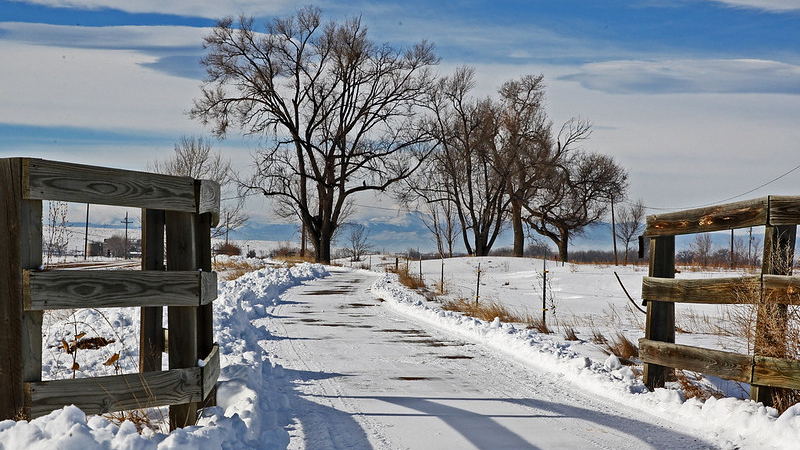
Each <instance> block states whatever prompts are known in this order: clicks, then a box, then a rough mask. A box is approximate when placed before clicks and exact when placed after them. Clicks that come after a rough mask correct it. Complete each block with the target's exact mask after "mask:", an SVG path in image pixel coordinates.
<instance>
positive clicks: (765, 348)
mask: <svg viewBox="0 0 800 450" xmlns="http://www.w3.org/2000/svg"><path fill="white" fill-rule="evenodd" d="M796 235H797V226H796V225H780V226H770V225H767V226H766V227H765V229H764V258H763V261H762V262H761V274H762V275H791V273H792V264H793V262H794V242H795V238H796ZM760 300H761V301H760V302H758V303H757V305H758V306H757V307H758V314H757V317H756V337H755V344H754V349H753V353H754V354H755V355H756V356H770V357H775V358H785V357H786V323H787V320H788V318H787V305H785V304H774V303H770V302H769V301H765V300H766V299H765V298H764V292H763V289H762V292H761V299H760ZM773 389H777V388H771V387H767V386H758V385H755V384H753V385H751V386H750V398H751V399H752V400H755V401H757V402H761V403H763V404H764V405H766V406H772V405H773V399H772V394H773Z"/></svg>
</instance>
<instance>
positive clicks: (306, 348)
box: [253, 269, 715, 450]
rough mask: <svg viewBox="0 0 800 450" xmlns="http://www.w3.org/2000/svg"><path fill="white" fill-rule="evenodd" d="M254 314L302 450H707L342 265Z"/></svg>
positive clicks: (372, 276) (296, 445)
mask: <svg viewBox="0 0 800 450" xmlns="http://www.w3.org/2000/svg"><path fill="white" fill-rule="evenodd" d="M330 274H331V276H330V277H327V278H324V279H318V280H314V281H312V282H310V283H308V284H306V285H303V286H298V287H295V288H293V289H291V290H289V291H287V292H286V293H285V294H284V295H283V296H282V301H281V302H280V303H278V304H277V305H276V306H274V307H272V309H271V310H270V311H269V313H270V314H269V315H267V317H264V318H257V319H255V320H253V325H255V326H256V327H264V328H265V329H266V330H267V331H269V333H270V335H271V336H270V338H269V339H266V340H262V341H261V342H260V345H261V347H263V348H264V350H266V351H267V352H268V354H269V358H270V360H272V361H273V362H275V363H279V364H280V365H281V366H283V369H284V371H285V375H286V376H285V377H283V380H285V382H284V386H282V387H280V388H282V389H283V390H284V391H285V393H286V394H287V397H288V401H289V405H288V410H289V411H291V414H292V416H293V423H292V424H291V425H290V430H289V434H290V439H291V440H290V443H289V448H290V449H313V450H316V449H372V448H374V449H392V450H395V449H403V448H409V449H428V450H429V449H472V448H478V449H592V448H603V449H646V448H653V449H706V448H715V447H713V446H712V445H710V444H708V443H707V442H704V441H702V440H700V439H699V438H698V437H696V436H693V435H689V434H685V433H684V432H681V431H676V429H675V428H674V425H673V424H671V423H669V422H665V421H664V420H663V419H658V418H655V417H653V416H651V415H649V414H647V413H646V412H643V411H641V410H635V409H631V408H630V407H626V406H622V405H619V404H616V403H614V402H612V401H609V400H608V399H601V398H596V397H594V396H592V395H591V394H588V393H586V392H584V391H582V390H581V389H580V388H578V387H576V386H575V385H573V384H571V383H570V382H569V381H565V380H563V379H562V378H560V377H559V376H558V375H554V374H550V373H538V372H537V371H535V370H534V369H533V368H531V367H528V366H525V365H523V364H520V363H519V362H517V361H513V360H510V359H508V358H507V357H504V356H502V355H499V354H498V352H497V351H495V350H492V349H490V348H487V347H484V346H483V345H481V344H476V343H472V342H466V341H464V340H463V338H457V337H455V336H453V335H449V334H447V333H446V332H444V331H442V330H438V329H436V328H434V327H433V326H431V325H427V324H426V325H423V324H421V323H415V322H414V321H413V320H412V319H410V318H408V317H404V316H401V315H399V314H398V313H397V312H395V311H393V310H391V309H390V308H387V307H385V306H383V305H382V304H381V303H382V300H381V299H379V298H377V297H376V296H375V295H374V294H373V293H372V292H370V290H369V288H370V286H371V284H372V283H373V282H374V281H375V280H376V279H377V277H379V275H378V274H370V273H368V272H365V271H357V272H353V271H345V270H341V271H336V269H330Z"/></svg>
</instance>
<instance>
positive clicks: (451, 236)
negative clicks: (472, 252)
mask: <svg viewBox="0 0 800 450" xmlns="http://www.w3.org/2000/svg"><path fill="white" fill-rule="evenodd" d="M424 208H425V212H427V217H426V218H423V219H422V221H423V223H424V224H425V227H427V228H428V230H430V232H431V233H432V234H433V236H434V240H435V241H436V249H437V251H438V252H439V256H440V257H442V258H452V257H453V246H454V245H455V243H456V239H458V236H459V234H461V227H460V225H459V223H458V218H457V217H456V211H455V205H454V204H453V202H449V201H441V202H426V203H425V204H424Z"/></svg>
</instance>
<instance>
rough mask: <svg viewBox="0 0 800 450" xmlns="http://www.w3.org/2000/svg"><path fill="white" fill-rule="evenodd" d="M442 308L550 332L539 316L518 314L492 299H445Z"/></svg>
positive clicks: (487, 319)
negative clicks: (476, 300)
mask: <svg viewBox="0 0 800 450" xmlns="http://www.w3.org/2000/svg"><path fill="white" fill-rule="evenodd" d="M442 309H445V310H448V311H456V312H460V313H462V314H464V315H467V316H470V317H475V318H477V319H481V320H486V321H492V320H494V319H495V318H496V317H498V318H500V321H501V322H506V323H522V324H525V325H526V326H527V327H528V328H529V329H535V330H536V331H538V332H540V333H547V334H549V333H550V329H548V328H547V324H546V323H545V322H544V321H542V318H541V317H533V316H532V315H531V314H528V313H525V314H519V313H517V312H515V311H513V310H510V309H508V307H506V306H505V305H503V304H501V303H498V302H496V301H494V300H481V301H480V302H475V300H474V299H468V298H459V299H455V300H446V301H445V302H444V303H443V304H442Z"/></svg>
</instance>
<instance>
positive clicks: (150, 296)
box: [24, 270, 217, 311]
mask: <svg viewBox="0 0 800 450" xmlns="http://www.w3.org/2000/svg"><path fill="white" fill-rule="evenodd" d="M24 279H25V292H24V301H25V307H26V309H28V310H32V311H44V310H53V309H71V308H110V307H141V306H199V305H201V304H207V303H210V302H211V301H213V300H214V299H215V298H216V297H217V291H216V289H211V288H210V286H216V283H217V274H216V273H215V272H199V271H176V272H158V271H147V270H45V271H38V270H33V271H32V270H26V271H24Z"/></svg>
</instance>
